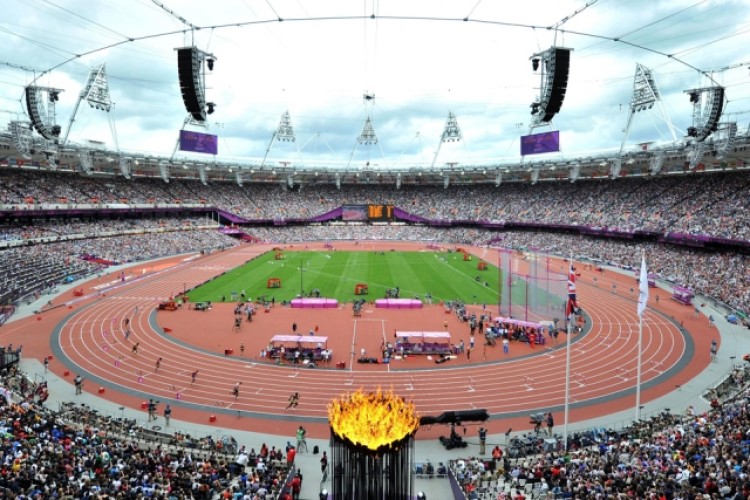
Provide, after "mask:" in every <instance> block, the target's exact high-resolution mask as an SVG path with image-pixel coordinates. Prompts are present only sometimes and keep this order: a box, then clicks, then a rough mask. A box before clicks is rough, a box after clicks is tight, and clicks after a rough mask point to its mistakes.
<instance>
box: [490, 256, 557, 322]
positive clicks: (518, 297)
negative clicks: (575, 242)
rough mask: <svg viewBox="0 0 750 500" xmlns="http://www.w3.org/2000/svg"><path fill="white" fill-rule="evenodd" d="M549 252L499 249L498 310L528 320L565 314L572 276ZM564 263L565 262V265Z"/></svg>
mask: <svg viewBox="0 0 750 500" xmlns="http://www.w3.org/2000/svg"><path fill="white" fill-rule="evenodd" d="M552 262H553V261H552V260H551V259H550V258H549V257H548V256H546V255H540V254H537V253H535V252H518V251H515V250H511V249H508V248H499V249H498V269H499V276H498V280H499V283H500V286H499V289H500V294H499V302H498V305H497V306H498V313H499V314H500V315H501V316H508V317H513V318H517V319H524V320H525V321H539V320H545V319H549V318H552V317H557V318H563V317H564V316H565V302H566V300H567V297H568V289H567V284H568V281H567V280H568V276H567V274H566V271H565V270H563V269H562V268H560V269H556V268H554V267H553V266H554V264H553V263H552ZM563 266H564V264H563Z"/></svg>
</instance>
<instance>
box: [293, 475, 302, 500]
mask: <svg viewBox="0 0 750 500" xmlns="http://www.w3.org/2000/svg"><path fill="white" fill-rule="evenodd" d="M301 490H302V478H301V477H300V475H299V473H297V474H295V475H294V478H293V479H292V498H293V499H294V500H299V494H300V491H301Z"/></svg>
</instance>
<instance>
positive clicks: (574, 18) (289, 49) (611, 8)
mask: <svg viewBox="0 0 750 500" xmlns="http://www.w3.org/2000/svg"><path fill="white" fill-rule="evenodd" d="M159 4H161V5H163V7H164V8H162V7H160V6H159ZM3 7H4V9H3V10H4V13H3V14H4V15H3V16H2V21H0V46H2V47H3V51H2V56H0V110H2V114H3V119H4V120H5V121H6V122H7V121H10V120H18V119H21V120H23V119H24V116H23V109H24V106H23V92H24V87H25V86H26V85H29V84H30V83H32V82H34V81H35V82H36V84H37V85H43V86H50V87H56V88H61V89H64V92H63V93H62V94H61V98H60V101H59V103H58V104H57V107H56V114H57V122H58V123H59V124H60V125H62V127H63V134H65V133H66V132H67V131H68V128H70V131H69V140H70V141H73V142H76V143H85V142H86V141H87V140H97V141H102V142H105V143H106V144H107V145H108V146H109V147H111V148H114V147H115V145H116V144H117V145H119V148H120V149H121V150H123V151H126V152H141V154H151V155H165V156H169V155H171V154H172V151H173V149H174V148H175V145H176V141H177V136H178V131H179V130H180V128H181V127H182V126H183V122H184V119H185V117H186V111H185V108H184V105H183V102H182V98H181V95H180V90H179V84H178V75H177V56H176V52H175V50H174V49H175V48H177V47H183V46H189V45H195V46H197V47H198V48H200V49H202V50H204V51H206V52H210V53H212V54H214V55H215V56H216V58H217V61H216V64H215V68H214V70H213V71H212V72H209V73H208V75H207V81H206V85H207V90H206V94H207V99H208V100H209V101H213V102H215V103H216V105H217V106H216V112H215V113H214V114H212V115H210V116H209V120H208V130H202V131H203V132H208V133H212V134H216V135H218V136H219V155H218V157H217V160H220V161H228V162H234V161H237V162H254V161H255V162H257V161H260V159H262V158H263V156H264V155H265V154H266V150H267V149H268V147H269V144H270V143H271V138H272V134H273V132H274V130H275V129H276V128H277V126H278V125H279V120H280V117H281V115H282V114H283V113H284V112H285V111H287V110H288V111H289V113H290V115H291V119H292V125H293V126H294V130H295V135H296V141H295V142H294V143H286V142H278V141H274V142H273V143H272V144H271V150H270V153H269V154H268V159H267V160H266V162H267V163H268V164H274V163H278V162H279V161H291V162H293V163H295V164H310V165H313V164H326V163H328V164H330V163H336V164H350V163H351V164H353V165H355V166H356V165H357V164H363V165H364V164H365V163H366V162H370V163H371V164H372V165H393V164H410V163H411V164H413V163H420V164H426V165H430V164H432V163H433V161H434V162H435V164H436V165H443V164H445V163H448V162H459V163H464V164H472V163H482V162H484V163H486V162H495V161H505V160H513V159H518V158H519V156H520V152H519V150H520V145H519V137H520V136H521V135H524V134H527V133H529V124H530V119H531V115H530V113H529V105H530V103H531V102H533V101H534V100H535V98H536V96H537V95H538V92H539V86H540V77H539V74H538V72H534V71H532V67H531V63H530V61H529V59H530V57H531V56H532V54H534V53H537V52H540V51H543V50H546V49H547V48H549V47H551V46H553V45H558V46H562V47H568V48H571V49H573V52H572V55H571V65H570V78H569V82H568V91H567V95H566V98H565V101H564V103H563V106H562V109H561V111H560V113H559V114H558V115H557V116H556V117H555V118H554V119H553V127H541V128H537V129H535V130H534V132H545V131H549V130H552V129H553V128H554V129H555V130H559V131H560V137H561V147H562V153H560V155H559V156H562V157H566V158H569V157H574V156H577V155H584V154H586V153H591V152H600V151H602V150H618V149H619V148H620V144H621V142H622V141H623V139H624V129H625V126H626V124H627V121H628V111H629V102H630V100H631V98H632V87H633V79H634V74H635V67H636V63H640V64H643V65H644V66H646V67H648V68H650V69H651V70H652V71H653V75H654V78H655V81H656V83H657V85H658V87H659V90H660V91H661V93H662V96H663V104H664V110H665V113H661V112H659V109H658V107H655V108H653V109H652V110H650V111H646V112H641V113H637V114H636V115H635V117H634V119H633V124H632V126H631V131H630V134H629V138H628V141H627V146H628V147H637V144H638V143H641V142H651V141H654V142H661V141H671V140H672V132H671V130H672V129H670V127H669V125H668V123H671V124H672V126H673V130H674V132H675V133H676V134H677V137H678V139H681V138H682V137H683V136H684V134H685V131H686V129H687V127H689V126H690V125H691V124H692V120H693V106H692V105H691V104H690V102H689V99H688V96H687V95H686V94H685V93H684V91H685V90H687V89H692V88H700V87H706V86H712V85H715V84H717V83H718V84H720V85H722V86H725V87H726V96H727V99H728V104H727V105H726V107H725V118H724V121H736V122H737V123H738V125H739V127H740V130H743V131H744V130H747V127H748V121H749V120H750V111H749V110H750V52H748V47H750V3H748V1H747V0H745V1H739V0H704V1H700V0H598V1H595V0H588V1H586V0H527V1H524V2H506V1H499V0H451V1H450V2H449V1H436V0H410V1H404V0H401V1H398V0H380V1H378V0H364V1H359V2H357V1H353V0H346V1H345V0H315V1H312V0H213V1H206V0H201V1H197V0H160V1H159V2H156V1H152V0H96V1H90V0H4V2H3ZM168 11H171V12H172V13H170V12H168ZM373 16H374V18H373ZM280 18H281V19H283V21H281V22H280V21H279V19H280ZM464 19H468V20H467V21H464ZM566 19H567V20H566ZM188 25H192V26H195V27H197V28H200V29H194V30H191V29H190V27H189V26H188ZM555 26H558V28H559V29H557V30H555V29H550V28H553V27H555ZM102 63H105V64H106V71H107V76H108V80H109V88H110V92H111V96H112V100H113V101H114V103H115V106H114V109H113V111H112V112H111V113H110V114H109V115H107V114H106V113H103V112H101V111H96V110H94V109H91V108H89V106H88V105H87V104H86V103H84V104H82V105H81V107H80V108H79V111H78V113H77V114H76V116H75V121H74V122H73V123H72V126H70V125H69V124H70V120H71V117H72V116H73V109H74V107H75V104H76V101H77V99H78V95H79V93H80V91H81V89H82V88H83V86H84V84H85V82H86V78H87V74H88V71H89V69H90V68H92V67H94V66H96V65H98V64H102ZM699 70H700V71H699ZM709 76H710V77H711V78H713V81H714V82H715V83H712V81H711V80H710V79H709ZM365 94H368V95H372V96H374V99H371V100H365V99H363V95H365ZM449 112H453V113H454V114H455V115H456V118H457V121H458V125H459V127H460V128H461V131H462V133H463V140H462V141H459V142H451V143H444V144H441V143H440V137H441V134H442V132H443V128H444V126H445V124H446V119H447V117H448V113H449ZM368 116H369V117H370V118H371V120H372V123H373V125H374V129H375V133H376V135H377V138H378V144H377V145H369V146H367V145H360V144H358V142H357V138H358V136H359V135H360V133H361V132H362V127H363V125H364V123H365V119H366V118H367V117H368ZM665 118H666V120H665ZM188 129H190V130H196V131H201V129H199V128H196V127H194V126H188ZM115 133H116V134H115ZM115 137H116V139H115ZM439 146H440V147H439ZM176 157H177V158H183V157H188V158H189V156H188V155H186V154H184V153H180V152H178V153H177V155H176ZM201 159H206V158H205V157H201Z"/></svg>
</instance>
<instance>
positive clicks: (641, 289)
mask: <svg viewBox="0 0 750 500" xmlns="http://www.w3.org/2000/svg"><path fill="white" fill-rule="evenodd" d="M638 281H639V283H638V309H637V311H638V356H637V358H636V363H637V364H636V375H635V420H636V421H638V420H640V419H641V356H642V353H641V351H642V349H641V347H642V345H643V313H644V312H645V311H646V305H647V303H648V272H647V271H646V252H645V251H642V252H641V273H640V276H639V278H638Z"/></svg>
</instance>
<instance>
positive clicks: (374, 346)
mask: <svg viewBox="0 0 750 500" xmlns="http://www.w3.org/2000/svg"><path fill="white" fill-rule="evenodd" d="M375 245H376V244H368V249H370V248H372V247H374V246H375ZM306 246H307V245H306ZM382 246H383V247H384V248H391V247H393V246H394V244H393V243H387V244H383V245H382ZM311 247H312V246H311ZM339 247H341V245H340V246H339ZM399 247H400V248H404V249H407V248H413V249H417V248H420V247H418V246H415V245H399ZM321 248H322V247H321ZM353 248H361V247H359V246H354V247H353ZM269 249H270V247H269V246H261V245H245V246H241V247H239V248H237V249H234V250H230V251H226V252H222V253H217V254H213V255H208V256H204V257H200V258H195V259H194V260H184V259H180V260H177V259H173V260H171V261H169V262H167V263H166V264H163V265H160V266H152V267H151V268H149V269H147V270H146V271H143V270H142V269H141V268H140V267H139V268H136V269H134V270H132V271H131V272H130V273H129V274H128V278H129V279H128V280H127V281H126V282H125V283H124V284H123V283H117V282H116V280H115V279H114V278H109V280H111V281H110V282H109V285H116V286H115V287H114V288H107V281H108V278H106V277H105V278H103V279H102V280H96V281H94V282H92V283H90V284H87V285H86V287H85V288H86V291H87V293H91V294H92V295H93V296H91V297H84V299H85V300H81V299H73V298H72V297H67V296H66V297H64V298H63V300H68V302H67V303H66V304H67V306H66V307H63V308H60V309H58V310H56V311H54V312H51V313H46V314H45V315H43V316H40V317H39V318H30V319H28V320H24V322H23V323H24V328H23V330H24V331H28V330H29V329H33V330H34V331H35V337H36V336H37V335H38V336H40V337H41V338H43V339H46V345H45V343H44V342H39V341H38V339H37V341H35V342H32V343H29V339H28V337H27V336H26V335H24V336H23V337H24V338H25V340H17V341H13V343H15V342H19V343H24V344H25V345H24V354H25V355H26V356H29V355H32V356H37V357H39V358H40V359H41V358H42V357H44V356H46V355H47V354H48V353H49V352H52V353H53V354H54V356H56V357H57V359H58V361H59V363H53V364H52V367H53V368H54V370H55V371H57V372H64V371H68V372H70V373H69V375H68V378H71V379H72V377H73V376H75V374H76V373H81V374H83V375H84V377H85V378H86V379H87V381H88V382H87V383H86V390H89V391H92V392H94V391H96V390H98V388H99V387H101V388H103V389H104V391H105V392H104V393H103V394H102V397H105V398H107V399H110V400H113V401H116V402H118V403H119V404H124V405H128V406H132V407H136V408H139V407H140V405H141V403H142V401H144V400H148V399H149V398H155V399H158V400H159V401H161V402H162V404H164V403H166V402H169V403H170V404H172V406H173V408H174V414H173V415H174V417H175V418H177V419H181V420H189V421H195V422H200V423H208V421H209V415H213V416H215V417H216V424H217V425H220V426H222V427H228V428H241V429H244V430H253V431H261V432H268V433H278V434H286V435H289V434H290V433H291V432H292V431H293V430H294V429H296V427H297V426H298V425H299V423H300V422H305V425H306V427H307V428H308V431H309V432H310V433H311V435H312V436H316V437H325V436H327V434H328V430H327V425H326V407H327V404H328V403H329V402H330V401H331V400H332V399H333V398H334V397H337V396H340V395H341V394H343V393H346V392H350V391H352V390H354V389H357V388H363V389H365V390H374V389H376V388H377V387H382V388H386V389H388V388H392V389H393V390H394V391H395V392H396V393H398V394H400V395H401V396H403V397H405V398H407V399H410V400H412V401H414V403H415V405H416V407H417V410H418V411H419V412H420V414H422V415H436V414H439V413H442V412H443V411H446V410H465V409H475V408H485V409H487V410H488V411H489V412H490V414H491V415H492V419H491V421H490V422H489V423H488V426H489V430H490V432H496V433H497V432H504V431H505V430H506V429H507V428H508V427H513V428H514V429H517V430H518V429H523V428H528V427H529V423H528V414H529V413H532V412H535V411H546V410H552V411H554V412H555V413H556V415H557V422H558V424H560V423H561V422H562V410H563V405H564V401H565V367H566V352H565V349H564V347H565V345H564V338H563V337H564V336H561V337H560V339H559V341H558V342H559V343H558V344H557V345H555V344H554V341H553V340H552V339H549V341H548V345H547V346H545V347H539V346H537V347H536V348H534V349H531V348H529V347H528V346H526V345H520V344H517V343H512V344H511V353H510V355H503V353H502V352H501V347H499V346H498V347H490V348H486V349H482V348H481V346H480V347H478V348H477V349H475V350H474V353H473V358H474V359H472V360H467V359H464V358H463V357H462V358H461V359H460V360H456V361H452V362H450V363H446V364H442V365H436V364H434V363H433V362H431V361H429V360H427V359H425V358H424V357H421V358H412V359H410V360H408V361H402V362H392V363H391V364H389V365H382V364H381V365H357V364H353V363H352V362H353V361H354V359H355V357H356V356H358V355H359V350H360V349H361V348H365V349H366V350H367V352H370V353H373V352H377V351H378V350H379V348H380V346H381V344H382V342H387V341H388V337H389V332H392V331H394V330H396V329H399V330H415V329H421V330H435V329H443V323H444V322H445V321H448V322H449V330H450V331H451V333H452V340H453V341H454V342H457V341H458V340H459V339H464V340H465V343H466V344H467V345H468V341H469V335H468V327H466V326H465V325H462V324H460V323H459V322H458V320H457V319H456V318H455V317H454V316H453V315H445V314H444V311H443V308H442V307H441V306H439V305H438V306H432V307H425V308H424V309H414V310H383V309H376V308H375V307H374V306H368V307H366V308H365V310H364V313H363V315H362V317H359V318H354V317H353V316H352V314H351V311H350V309H349V308H348V307H347V306H346V305H342V306H341V307H340V308H339V309H336V310H330V309H329V310H314V309H312V310H310V309H307V310H300V309H290V308H282V307H276V308H274V309H272V311H271V312H270V313H269V314H258V315H256V319H255V321H253V322H252V323H245V324H243V330H242V331H240V332H236V331H233V330H232V328H231V323H232V308H233V305H232V304H216V306H215V307H214V309H212V310H211V311H208V312H205V313H203V312H197V311H193V310H187V309H184V310H179V311H176V312H163V311H162V312H159V313H158V314H157V313H156V312H155V307H156V305H157V304H158V303H159V302H160V301H162V300H164V299H166V298H168V297H169V296H171V295H174V294H176V293H179V292H181V291H182V290H183V289H184V288H185V287H187V288H191V287H192V286H195V285H196V284H199V283H202V282H204V281H206V280H208V279H210V278H211V277H213V276H215V275H218V274H220V273H222V272H224V271H227V270H229V269H232V268H234V267H236V266H238V265H241V264H243V263H245V262H246V261H247V260H249V259H251V258H253V257H255V256H257V255H259V254H261V253H263V252H265V251H267V250H269ZM475 250H476V251H477V253H479V252H480V251H482V252H485V250H483V249H475ZM593 276H594V275H593V271H591V272H589V271H585V270H584V271H582V272H581V276H580V278H579V280H578V296H579V303H581V304H582V306H583V307H584V309H585V311H586V314H588V316H589V317H590V320H591V321H590V327H591V328H590V330H589V331H588V332H587V333H586V334H585V335H580V336H577V337H576V338H573V339H572V342H571V344H570V366H571V370H570V398H569V401H570V403H571V412H570V419H571V421H577V420H583V419H587V418H591V417H594V416H603V415H606V414H610V413H613V412H616V411H619V410H624V409H628V408H633V407H634V404H635V395H634V388H635V381H636V368H637V366H636V360H637V339H638V318H637V316H636V313H635V309H636V306H635V301H634V300H635V297H634V296H633V295H632V294H629V293H628V292H627V290H628V289H629V288H631V287H632V283H631V282H630V281H628V280H629V279H630V278H629V277H626V276H622V275H615V273H608V275H607V276H606V277H605V276H604V275H597V282H596V285H597V286H594V281H593ZM605 278H606V279H605ZM612 282H618V283H619V284H620V286H619V287H618V289H620V290H623V291H624V293H623V294H622V295H617V294H613V293H612V291H611V283H612ZM97 286H98V287H100V288H99V289H98V290H99V291H101V290H106V293H105V295H103V296H97V295H98V293H97V288H94V287H97ZM655 293H659V292H655V291H653V289H652V297H651V301H650V304H649V305H650V307H653V306H658V307H659V310H658V311H657V310H654V309H651V308H650V309H649V310H648V311H647V313H646V315H645V321H644V327H643V342H642V346H643V347H642V365H641V367H642V374H641V377H642V386H641V387H642V396H641V401H642V404H645V403H646V402H648V401H650V400H653V399H655V398H657V397H659V396H661V395H664V394H666V393H667V392H669V391H671V390H674V388H675V386H679V385H682V384H684V383H685V382H687V381H688V380H689V379H690V378H691V377H693V376H695V374H697V373H699V372H700V371H701V370H702V369H703V368H704V367H705V366H706V364H707V363H708V362H709V361H710V360H709V356H708V351H709V349H708V346H709V344H710V341H711V339H712V338H716V339H717V340H718V335H717V333H716V332H715V330H709V329H707V328H705V327H704V326H702V323H701V322H700V321H699V320H693V319H692V318H689V317H688V312H687V310H686V308H684V306H680V305H678V304H676V303H672V302H670V301H669V300H668V299H667V296H666V294H665V292H660V293H662V295H661V299H662V300H660V301H659V303H658V304H657V302H656V301H655V300H654V297H655V295H654V294H655ZM75 300H79V302H75ZM670 317H673V318H676V321H677V322H683V324H684V327H685V333H684V334H683V333H682V332H681V330H680V328H679V327H678V325H677V324H675V321H672V320H671V319H670ZM125 318H129V320H130V325H129V328H130V330H131V333H130V335H129V337H128V338H127V339H126V338H125V325H124V321H123V320H124V319H125ZM292 322H297V323H299V324H300V325H301V326H302V328H301V331H302V332H304V331H306V330H307V329H308V328H310V329H311V328H312V325H321V326H322V331H321V333H320V334H321V335H328V336H329V347H331V348H333V350H334V359H333V362H334V363H335V362H338V361H342V362H345V363H346V367H347V368H346V370H337V369H333V368H332V367H331V368H322V369H320V368H319V369H314V370H311V369H304V368H303V369H295V368H293V367H290V366H278V365H275V364H271V363H270V362H268V361H266V360H264V359H259V358H258V353H259V352H260V350H261V349H262V348H263V347H264V346H265V344H266V343H267V341H268V339H270V337H271V336H273V335H274V334H277V333H288V332H289V330H290V329H289V328H288V325H291V324H292ZM12 325H15V323H13V324H11V325H8V326H12ZM165 327H166V328H168V329H169V330H171V333H166V334H165V333H164V332H163V331H162V329H163V328H165ZM14 329H15V330H17V328H14ZM6 333H7V332H6ZM4 335H5V334H4ZM12 337H13V335H12V333H11V334H10V335H8V336H7V338H8V339H10V338H12ZM477 338H478V339H479V338H480V337H477ZM5 341H6V342H8V341H10V340H5ZM240 342H242V343H244V344H245V346H246V352H245V356H242V357H241V356H239V343H240ZM136 343H137V344H138V350H137V354H134V353H133V345H135V344H136ZM225 349H233V350H234V352H235V354H234V355H232V356H225V355H224V352H225ZM159 357H161V358H162V362H161V364H160V366H159V369H158V370H157V369H156V359H158V358H159ZM196 370H197V371H198V375H197V377H196V381H195V383H192V382H191V374H192V373H193V372H194V371H196ZM236 382H241V383H242V385H241V390H240V394H239V397H238V398H236V399H235V398H234V396H233V395H232V394H231V388H232V386H233V385H234V384H235V383H236ZM294 391H298V392H300V394H301V395H302V398H301V401H300V405H299V406H298V407H297V408H295V409H294V410H290V411H289V412H285V411H284V408H285V406H286V401H287V398H288V396H289V395H290V393H291V392H294ZM71 394H72V390H71ZM686 404H687V402H686ZM435 432H437V431H436V430H433V431H430V430H429V429H425V430H423V431H420V433H419V436H420V437H434V435H435Z"/></svg>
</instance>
